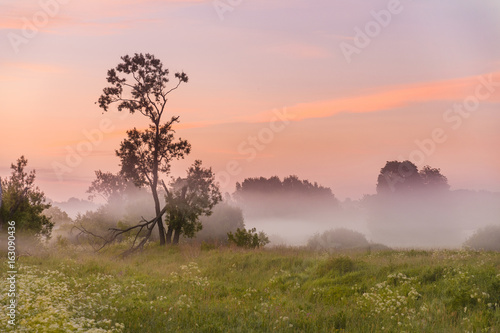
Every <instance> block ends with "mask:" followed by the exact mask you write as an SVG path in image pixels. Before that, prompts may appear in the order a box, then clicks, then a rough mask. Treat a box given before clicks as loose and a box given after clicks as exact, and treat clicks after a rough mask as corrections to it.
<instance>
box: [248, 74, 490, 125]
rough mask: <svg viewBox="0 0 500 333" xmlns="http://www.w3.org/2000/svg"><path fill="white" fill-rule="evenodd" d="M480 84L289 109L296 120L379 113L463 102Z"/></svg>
mask: <svg viewBox="0 0 500 333" xmlns="http://www.w3.org/2000/svg"><path fill="white" fill-rule="evenodd" d="M489 76H491V79H492V81H493V82H495V83H496V84H497V85H498V84H499V83H500V72H493V73H487V74H485V75H482V77H483V78H485V79H487V78H488V77H489ZM478 84H480V81H479V76H472V77H463V78H457V79H451V80H442V81H435V82H425V83H417V84H407V85H400V86H391V87H385V88H381V89H377V90H375V91H364V92H362V93H360V94H359V95H354V96H350V97H342V98H336V99H331V100H324V101H316V102H309V103H301V104H297V105H294V106H292V107H288V108H287V112H288V114H289V115H291V116H293V120H296V121H297V120H303V119H308V118H323V117H330V116H332V115H335V114H337V113H341V112H355V113H363V112H376V111H384V110H390V109H396V108H402V107H407V106H409V105H412V104H417V103H427V102H433V101H450V103H452V102H454V101H455V102H456V101H463V100H464V99H465V98H467V97H468V96H470V95H474V93H475V89H476V87H477V86H478ZM488 101H490V102H500V88H498V87H497V89H496V90H495V91H494V92H493V94H492V95H491V97H490V98H489V99H488ZM246 120H247V121H253V122H265V121H269V112H263V113H259V114H257V115H253V116H251V117H248V118H246Z"/></svg>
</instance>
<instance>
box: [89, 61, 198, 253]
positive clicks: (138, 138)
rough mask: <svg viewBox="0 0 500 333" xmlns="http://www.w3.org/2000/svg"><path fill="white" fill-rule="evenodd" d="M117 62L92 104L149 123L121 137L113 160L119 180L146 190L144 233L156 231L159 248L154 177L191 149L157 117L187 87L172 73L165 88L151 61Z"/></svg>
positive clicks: (162, 72)
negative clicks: (149, 212)
mask: <svg viewBox="0 0 500 333" xmlns="http://www.w3.org/2000/svg"><path fill="white" fill-rule="evenodd" d="M121 59H122V63H120V64H118V66H116V68H114V69H110V70H109V71H108V74H107V81H108V83H109V84H110V86H108V87H106V88H104V89H103V94H102V95H101V97H100V98H99V101H98V103H99V107H101V108H102V109H103V110H104V111H108V109H109V107H110V106H111V105H112V104H117V108H118V111H122V110H127V111H129V112H130V113H132V114H133V113H135V112H139V113H141V114H142V115H143V116H145V117H146V118H148V119H149V120H150V122H151V124H150V126H149V128H148V129H146V130H137V129H136V128H134V129H133V130H129V131H127V139H125V140H124V141H123V142H122V143H121V145H120V149H119V150H118V151H117V152H116V154H117V155H118V157H120V160H121V173H122V175H124V176H125V178H126V179H127V180H132V181H133V182H134V183H135V184H136V185H137V186H144V185H147V186H149V188H150V189H151V193H152V196H153V201H154V208H155V214H156V218H155V219H154V221H153V223H152V224H153V225H152V226H151V225H149V224H148V228H151V229H150V230H152V228H153V227H154V226H155V225H157V226H158V231H159V237H160V244H162V245H163V244H165V243H166V233H165V228H164V225H163V220H162V216H163V214H164V213H165V210H162V209H161V205H160V198H159V194H158V188H159V186H160V174H164V175H167V174H168V173H169V171H170V163H171V161H172V160H174V159H180V158H184V156H185V155H187V154H189V152H190V150H191V145H190V144H189V143H188V142H187V141H185V140H181V139H179V140H178V141H175V140H174V134H173V133H174V130H173V128H172V125H173V124H175V123H177V122H178V121H179V117H178V116H172V117H171V118H170V120H168V121H167V122H166V123H163V122H162V116H163V115H164V112H165V110H166V104H167V100H168V99H167V97H168V95H169V94H170V93H171V92H172V91H174V90H176V89H177V88H178V87H179V86H180V85H181V83H185V82H188V77H187V75H186V74H185V73H184V72H178V73H175V78H176V79H177V83H176V84H175V85H174V86H173V87H171V88H168V87H167V83H168V82H169V79H168V74H169V71H168V69H163V64H162V63H161V61H160V60H159V59H156V58H155V57H154V56H153V55H151V54H145V55H144V54H142V53H141V54H137V53H136V54H135V55H134V56H133V57H130V56H128V55H126V56H124V57H122V58H121Z"/></svg>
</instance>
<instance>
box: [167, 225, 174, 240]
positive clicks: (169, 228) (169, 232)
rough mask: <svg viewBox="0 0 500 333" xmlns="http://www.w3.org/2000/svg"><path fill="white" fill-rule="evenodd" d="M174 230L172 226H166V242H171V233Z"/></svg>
mask: <svg viewBox="0 0 500 333" xmlns="http://www.w3.org/2000/svg"><path fill="white" fill-rule="evenodd" d="M173 232H174V229H173V228H172V227H168V230H167V244H170V243H172V233H173Z"/></svg>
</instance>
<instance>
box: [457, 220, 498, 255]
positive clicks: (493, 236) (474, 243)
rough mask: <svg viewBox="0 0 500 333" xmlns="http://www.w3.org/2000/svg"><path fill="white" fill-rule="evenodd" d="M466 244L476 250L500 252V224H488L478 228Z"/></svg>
mask: <svg viewBox="0 0 500 333" xmlns="http://www.w3.org/2000/svg"><path fill="white" fill-rule="evenodd" d="M464 246H466V247H470V248H472V249H474V250H485V251H497V252H500V226H488V227H485V228H482V229H479V230H477V231H476V232H475V233H474V235H472V236H471V237H470V238H469V239H468V240H467V241H465V243H464Z"/></svg>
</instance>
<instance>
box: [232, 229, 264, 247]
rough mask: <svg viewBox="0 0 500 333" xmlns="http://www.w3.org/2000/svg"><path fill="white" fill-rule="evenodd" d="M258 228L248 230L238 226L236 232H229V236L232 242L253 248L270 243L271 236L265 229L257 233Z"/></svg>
mask: <svg viewBox="0 0 500 333" xmlns="http://www.w3.org/2000/svg"><path fill="white" fill-rule="evenodd" d="M256 230H257V229H255V228H252V229H249V230H246V229H245V228H242V229H240V228H238V229H236V232H235V233H234V234H233V233H232V232H228V233H227V238H228V241H229V243H230V244H231V243H233V244H235V245H236V246H239V247H247V248H252V249H254V248H257V247H261V246H265V245H266V244H268V243H269V238H268V237H267V235H266V234H265V233H264V232H263V231H260V232H259V233H257V232H256Z"/></svg>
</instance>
